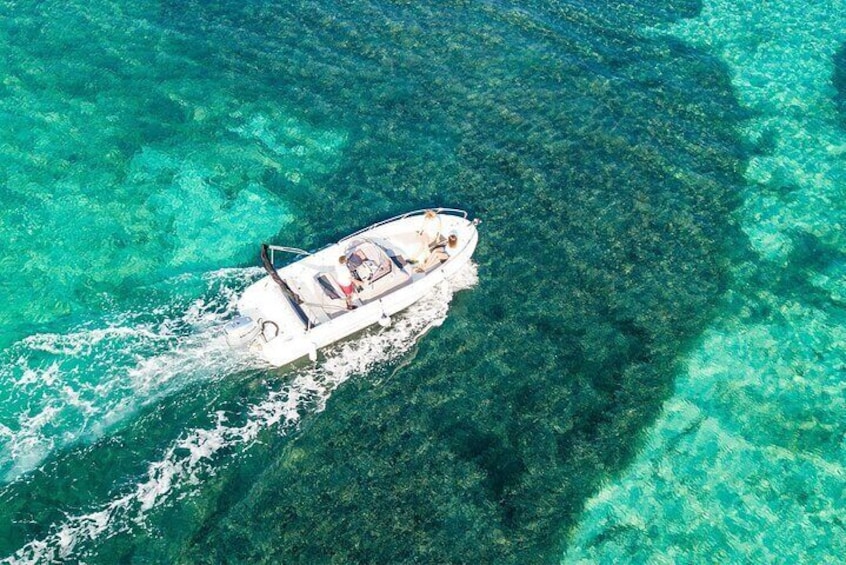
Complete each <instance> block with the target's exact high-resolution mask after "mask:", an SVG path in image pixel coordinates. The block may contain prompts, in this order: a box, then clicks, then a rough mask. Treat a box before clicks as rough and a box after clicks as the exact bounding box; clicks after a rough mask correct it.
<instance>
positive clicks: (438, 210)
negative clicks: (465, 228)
mask: <svg viewBox="0 0 846 565" xmlns="http://www.w3.org/2000/svg"><path fill="white" fill-rule="evenodd" d="M429 210H434V211H435V213H437V214H449V215H452V216H461V217H462V218H464V219H465V220H466V219H467V211H466V210H459V209H458V208H423V209H422V210H414V211H413V212H406V213H405V214H400V215H398V216H394V217H393V218H388V219H387V220H382V221H381V222H376V223H375V224H371V225H369V226H367V227H366V228H362V229H360V230H358V231H357V232H355V233H351V234H350V235H348V236H346V237H344V238H343V239H341V240H340V241H339V243H340V242H341V241H347V240H348V239H352V238H354V237H356V236H358V235H361V234H363V233H364V232H366V231H370V230H372V229H373V228H377V227H379V226H382V225H385V224H387V223H390V222H395V221H397V220H404V219H405V218H410V217H412V216H422V215H423V214H425V213H426V212H428V211H429Z"/></svg>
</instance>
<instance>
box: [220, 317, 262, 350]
mask: <svg viewBox="0 0 846 565" xmlns="http://www.w3.org/2000/svg"><path fill="white" fill-rule="evenodd" d="M223 331H224V333H225V334H226V343H228V344H229V346H230V347H246V346H248V345H250V344H251V343H252V342H253V340H255V339H256V338H257V337H258V335H259V334H260V333H261V327H260V326H259V325H258V324H257V323H256V322H255V320H253V319H252V318H248V317H246V316H238V317H237V318H233V319H232V320H231V321H230V322H229V323H227V324H226V325H225V326H223Z"/></svg>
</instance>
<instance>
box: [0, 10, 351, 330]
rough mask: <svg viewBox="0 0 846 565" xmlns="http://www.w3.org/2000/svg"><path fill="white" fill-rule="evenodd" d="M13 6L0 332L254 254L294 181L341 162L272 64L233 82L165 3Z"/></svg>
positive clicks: (278, 222) (0, 152) (284, 218)
mask: <svg viewBox="0 0 846 565" xmlns="http://www.w3.org/2000/svg"><path fill="white" fill-rule="evenodd" d="M13 4H14V3H13ZM7 8H8V10H9V13H10V14H15V16H14V17H9V18H6V19H5V20H4V23H3V24H2V25H0V28H2V29H0V38H2V41H3V45H4V52H5V53H6V66H5V68H4V75H3V81H2V82H3V85H2V93H3V95H2V97H0V121H2V123H3V128H4V131H5V132H6V135H5V136H4V140H3V143H2V144H0V171H2V172H0V199H2V201H3V203H4V206H3V208H2V211H1V212H0V226H1V227H0V237H2V239H3V241H4V245H5V247H4V253H3V258H2V260H0V286H2V288H3V289H4V294H5V296H6V297H7V300H6V302H5V304H4V306H3V308H0V327H2V330H0V331H2V334H0V345H4V346H5V345H8V344H9V343H10V342H11V341H12V340H14V339H16V338H19V337H22V336H25V335H27V334H28V333H31V331H32V329H33V326H34V325H35V324H54V323H56V322H57V321H59V320H66V319H67V318H68V317H69V318H71V319H72V320H79V319H85V318H86V317H88V318H91V317H92V316H96V313H97V312H98V311H99V310H101V309H102V308H104V307H107V306H108V305H109V304H110V303H111V302H114V301H120V300H121V297H122V296H123V289H124V288H125V287H126V286H129V285H134V284H149V283H150V282H151V281H154V280H158V279H161V278H164V277H167V276H171V275H174V274H177V273H181V272H185V271H186V270H193V271H202V270H207V269H213V268H220V267H224V266H232V265H234V264H240V263H247V262H249V263H252V261H253V260H254V256H255V251H254V247H252V246H253V245H255V243H256V242H258V241H260V240H262V239H266V238H269V237H271V236H274V235H275V234H277V233H278V232H279V231H280V230H282V229H283V228H284V227H285V226H286V225H289V224H290V222H291V220H292V218H293V215H292V209H291V204H290V203H289V201H288V194H289V193H303V192H308V190H309V187H310V186H311V184H312V183H313V182H315V181H316V180H318V179H320V178H321V175H323V174H325V173H326V172H327V171H330V170H332V169H333V167H335V166H336V165H337V163H338V160H339V158H340V154H341V152H342V151H343V147H344V145H345V140H346V133H345V132H344V131H343V130H339V129H337V128H321V127H315V126H314V125H312V124H310V123H309V122H308V121H306V120H304V119H302V118H301V117H298V116H297V115H296V114H294V113H292V111H291V110H290V109H289V108H288V107H287V106H286V103H285V101H284V100H280V99H278V98H277V97H274V96H272V95H269V92H272V88H271V86H272V85H269V84H268V83H267V82H265V80H266V77H263V76H259V77H256V76H242V77H241V78H240V79H239V80H238V81H235V80H234V79H233V78H232V77H230V76H228V75H227V74H226V73H225V72H224V71H223V70H221V69H218V68H216V67H215V65H214V61H213V59H212V58H211V56H212V54H213V49H211V48H210V47H209V45H207V43H206V42H205V41H204V40H197V39H196V38H192V37H191V36H188V35H184V34H179V33H174V32H173V31H172V30H170V29H168V28H167V27H163V26H161V25H159V24H158V22H157V19H158V17H159V15H160V11H159V10H158V9H157V8H156V7H154V6H148V5H139V6H134V7H132V8H129V7H127V6H123V5H122V4H120V3H101V4H97V5H88V4H86V5H81V4H73V3H71V4H66V3H63V4H56V3H49V2H48V3H41V4H39V5H38V6H30V5H26V6H23V5H20V6H17V5H15V6H13V5H10V6H8V7H7ZM269 172H272V173H273V174H279V175H281V177H282V178H283V179H284V181H285V182H284V183H275V184H274V185H273V186H269V185H268V183H267V182H266V175H268V173H269Z"/></svg>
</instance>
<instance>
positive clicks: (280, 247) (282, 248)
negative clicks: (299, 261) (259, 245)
mask: <svg viewBox="0 0 846 565" xmlns="http://www.w3.org/2000/svg"><path fill="white" fill-rule="evenodd" d="M267 248H268V249H270V263H271V265H275V264H276V262H275V261H274V253H273V252H274V251H282V252H283V253H293V254H294V255H311V253H309V252H308V251H306V250H305V249H300V248H299V247H287V246H285V245H268V246H267Z"/></svg>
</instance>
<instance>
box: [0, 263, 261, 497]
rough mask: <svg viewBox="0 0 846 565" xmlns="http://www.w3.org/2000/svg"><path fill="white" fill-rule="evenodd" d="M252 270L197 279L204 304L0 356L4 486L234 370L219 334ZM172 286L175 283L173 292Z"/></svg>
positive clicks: (50, 337)
mask: <svg viewBox="0 0 846 565" xmlns="http://www.w3.org/2000/svg"><path fill="white" fill-rule="evenodd" d="M257 274H258V270H256V269H226V270H221V271H215V272H213V273H209V274H207V275H205V276H204V277H203V283H204V285H205V289H206V294H209V295H210V298H207V299H196V300H193V301H192V302H190V303H188V304H179V303H178V301H175V303H172V304H167V305H158V306H157V307H156V308H155V309H153V311H152V312H130V313H121V314H118V315H115V316H114V317H113V319H112V320H110V321H108V322H106V324H105V325H104V326H103V327H81V328H78V329H76V330H74V331H72V332H70V333H66V334H52V333H51V334H47V333H43V334H36V335H32V336H29V337H27V338H24V339H23V340H21V341H19V342H18V343H16V344H14V345H12V346H11V347H10V348H8V349H7V350H5V351H3V352H0V382H5V383H10V386H7V387H4V388H3V390H2V391H0V414H3V416H4V422H3V425H2V427H0V477H2V478H3V480H4V481H11V480H13V479H15V478H16V477H18V476H20V475H21V474H22V473H25V472H27V471H29V470H32V469H34V468H35V467H37V466H38V464H39V463H40V462H41V461H43V460H44V458H45V457H46V456H47V455H48V454H49V453H50V452H52V451H53V450H55V449H61V448H63V447H66V446H68V445H70V444H73V443H75V442H77V441H80V440H90V439H94V438H97V437H100V436H101V435H102V434H103V433H105V432H106V431H107V430H109V429H111V428H113V427H114V426H115V425H116V424H117V423H118V422H120V421H122V420H124V419H126V417H127V416H128V415H129V414H131V413H132V412H134V411H135V410H137V409H138V408H139V407H141V406H144V405H145V404H149V403H151V402H154V401H156V400H157V399H159V398H161V397H162V396H164V395H166V394H169V393H171V392H173V391H175V390H178V389H179V388H181V387H182V386H184V385H185V384H187V383H189V382H191V381H193V380H195V379H197V378H208V376H209V375H212V376H213V377H214V376H220V375H224V374H227V373H230V372H232V371H233V369H234V367H235V366H237V365H238V364H239V363H243V362H244V358H243V357H241V358H239V357H237V356H234V355H232V354H231V353H230V352H229V348H228V347H227V346H226V344H225V342H224V340H223V337H222V336H221V335H219V327H220V325H221V324H222V322H223V321H224V320H225V319H226V318H227V317H229V316H230V315H231V314H232V312H233V311H234V309H235V304H236V297H237V293H238V292H239V291H240V290H241V289H242V288H243V287H244V286H245V284H246V283H248V282H250V281H251V280H253V279H255V278H256V276H257ZM179 282H180V281H179V280H175V281H174V283H177V284H178V283H179Z"/></svg>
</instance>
